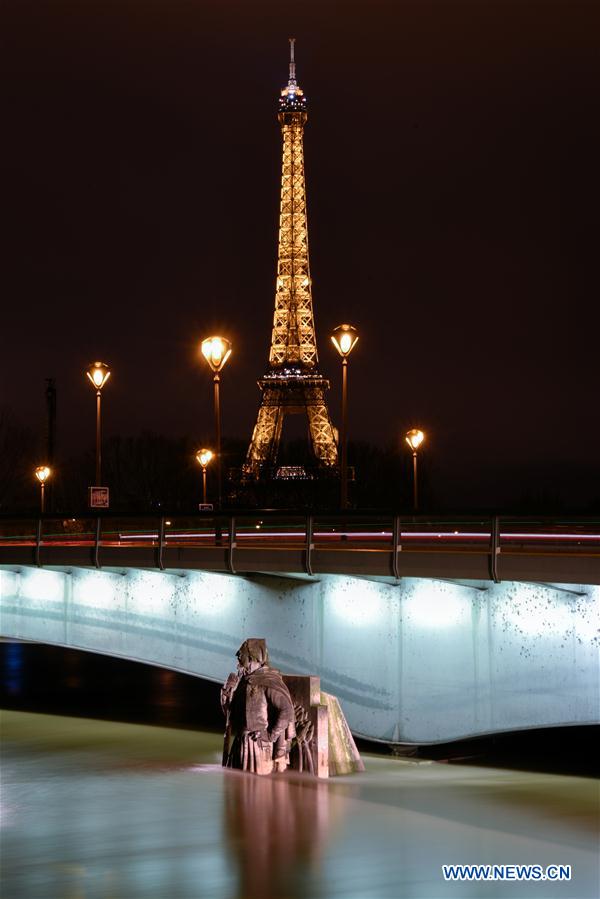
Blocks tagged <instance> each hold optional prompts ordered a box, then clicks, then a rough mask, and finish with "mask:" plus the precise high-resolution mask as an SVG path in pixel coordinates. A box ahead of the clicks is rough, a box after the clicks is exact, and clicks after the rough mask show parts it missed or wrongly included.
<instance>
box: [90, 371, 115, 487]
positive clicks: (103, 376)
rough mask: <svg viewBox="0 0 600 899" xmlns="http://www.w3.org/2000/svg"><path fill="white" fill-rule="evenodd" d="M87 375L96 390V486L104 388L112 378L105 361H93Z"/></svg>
mask: <svg viewBox="0 0 600 899" xmlns="http://www.w3.org/2000/svg"><path fill="white" fill-rule="evenodd" d="M86 375H87V376H88V378H89V379H90V383H91V384H92V387H94V389H95V391H96V487H99V486H100V481H101V472H102V451H101V443H102V436H101V435H102V406H101V403H102V388H103V387H104V385H105V384H106V382H107V381H108V379H109V378H110V369H109V367H108V365H107V364H106V363H105V362H92V364H91V365H90V367H89V368H88V370H87V372H86Z"/></svg>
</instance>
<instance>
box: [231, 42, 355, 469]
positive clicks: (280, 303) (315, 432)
mask: <svg viewBox="0 0 600 899" xmlns="http://www.w3.org/2000/svg"><path fill="white" fill-rule="evenodd" d="M294 42H295V40H294V38H290V75H289V81H288V83H287V86H286V87H284V88H283V90H282V91H281V96H280V98H279V114H278V118H279V122H280V124H281V133H282V137H283V164H282V172H281V206H280V214H279V248H278V258H277V279H276V282H275V315H274V318H273V333H272V338H271V351H270V354H269V365H268V367H267V371H266V372H265V374H264V375H263V377H262V378H261V379H260V380H259V381H258V386H259V387H260V390H261V391H262V399H261V404H260V408H259V410H258V418H257V421H256V425H255V426H254V431H253V434H252V440H251V442H250V446H249V448H248V453H247V456H246V463H245V465H244V474H245V476H246V477H252V478H268V477H270V476H271V475H272V473H273V472H274V471H275V466H276V464H277V456H278V452H279V444H280V440H281V430H282V426H283V420H284V418H285V416H286V415H293V414H306V415H307V417H308V426H309V432H310V442H311V446H312V451H313V454H314V457H315V461H316V467H317V470H318V471H319V472H320V473H321V474H327V473H328V474H337V462H338V451H337V443H336V438H335V436H334V431H333V426H332V424H331V420H330V418H329V411H328V409H327V403H326V400H325V391H326V390H328V389H329V381H328V380H327V379H326V378H324V377H323V375H322V374H321V373H320V372H319V367H318V362H319V360H318V355H317V344H316V338H315V322H314V317H313V305H312V290H311V287H312V283H311V278H310V266H309V261H308V224H307V218H306V188H305V184H304V147H303V136H304V125H305V124H306V119H307V114H306V97H305V96H304V91H303V90H302V89H301V88H300V86H299V85H298V82H297V81H296V64H295V60H294ZM294 469H295V472H296V475H297V474H298V470H299V469H298V467H294ZM300 471H301V469H300Z"/></svg>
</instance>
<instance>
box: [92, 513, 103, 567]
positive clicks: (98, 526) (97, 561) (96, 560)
mask: <svg viewBox="0 0 600 899" xmlns="http://www.w3.org/2000/svg"><path fill="white" fill-rule="evenodd" d="M101 526H102V519H101V518H100V517H98V518H96V540H95V542H94V565H95V566H96V568H100V529H101Z"/></svg>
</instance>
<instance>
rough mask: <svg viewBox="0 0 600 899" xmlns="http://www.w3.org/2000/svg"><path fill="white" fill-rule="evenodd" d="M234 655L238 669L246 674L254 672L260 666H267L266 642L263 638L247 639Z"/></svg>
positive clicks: (267, 652)
mask: <svg viewBox="0 0 600 899" xmlns="http://www.w3.org/2000/svg"><path fill="white" fill-rule="evenodd" d="M235 655H236V658H237V660H238V662H239V665H240V668H243V669H244V671H246V672H251V671H256V669H257V668H260V667H261V665H268V664H269V651H268V649H267V641H266V640H265V639H264V638H263V637H249V638H248V639H247V640H244V642H243V643H242V645H241V646H240V648H239V649H238V651H237V652H236V654H235Z"/></svg>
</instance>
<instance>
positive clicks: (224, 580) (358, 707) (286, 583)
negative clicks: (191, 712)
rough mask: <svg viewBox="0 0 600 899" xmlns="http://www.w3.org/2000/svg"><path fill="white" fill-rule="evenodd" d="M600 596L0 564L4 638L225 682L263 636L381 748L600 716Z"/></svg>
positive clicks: (548, 589)
mask: <svg viewBox="0 0 600 899" xmlns="http://www.w3.org/2000/svg"><path fill="white" fill-rule="evenodd" d="M388 580H389V579H388ZM599 602H600V588H599V587H597V586H590V585H581V586H573V585H569V586H568V587H567V586H565V585H549V584H524V583H517V582H503V583H501V584H494V583H492V582H488V581H473V582H462V583H459V582H456V581H443V580H434V579H426V578H404V579H403V580H401V581H400V582H399V583H397V584H396V583H389V582H385V580H384V579H381V580H374V579H370V580H369V579H364V578H358V577H353V576H350V575H320V576H319V577H318V578H308V577H306V578H302V577H299V576H297V575H294V576H292V575H290V576H288V577H286V576H279V575H276V576H273V575H258V574H257V575H251V576H235V575H228V574H219V573H215V572H210V571H194V570H186V571H169V572H166V571H152V570H147V569H137V568H132V569H112V570H107V569H102V570H96V569H91V568H83V567H81V568H78V567H66V566H53V567H52V568H37V567H33V566H0V615H1V619H0V631H1V634H2V636H3V637H5V638H9V639H23V640H34V641H39V642H43V643H48V644H53V645H60V646H66V647H70V648H76V649H83V650H89V651H92V652H99V653H104V654H108V655H114V656H117V657H120V658H126V659H134V660H138V661H142V662H147V663H151V664H155V665H159V666H163V667H166V668H170V669H173V670H178V671H183V672H186V673H189V674H192V675H197V676H201V677H204V678H208V679H209V680H214V681H223V680H224V679H225V677H226V676H227V674H228V673H229V671H230V670H231V668H232V666H233V663H234V653H235V650H236V649H237V648H238V646H239V645H240V643H241V642H242V640H243V639H244V638H245V637H247V636H264V637H266V638H267V641H268V644H269V647H270V651H271V656H272V661H273V664H274V665H276V666H277V667H279V668H281V669H282V670H284V671H286V672H290V673H298V674H308V673H310V674H317V675H320V676H321V681H322V686H323V689H325V690H327V691H328V692H331V693H334V694H336V695H337V696H338V697H339V699H340V701H341V703H342V706H343V708H344V711H345V713H346V717H347V719H348V722H349V724H350V727H351V728H352V730H353V731H354V733H357V734H362V735H364V736H366V737H370V738H374V739H379V740H384V741H386V742H407V743H430V742H436V741H446V740H451V739H458V738H461V737H466V736H472V735H477V734H485V733H493V732H499V731H505V730H512V729H518V728H527V727H547V726H552V725H566V724H589V723H597V721H598V717H599V716H598V709H599V703H600V699H599V695H600V693H599V671H598V646H599V644H598V622H599Z"/></svg>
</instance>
